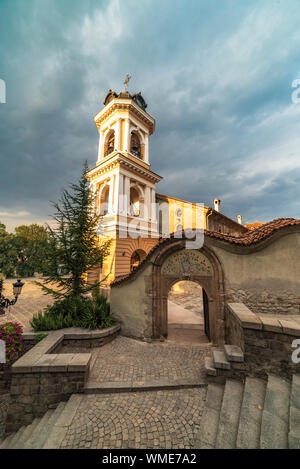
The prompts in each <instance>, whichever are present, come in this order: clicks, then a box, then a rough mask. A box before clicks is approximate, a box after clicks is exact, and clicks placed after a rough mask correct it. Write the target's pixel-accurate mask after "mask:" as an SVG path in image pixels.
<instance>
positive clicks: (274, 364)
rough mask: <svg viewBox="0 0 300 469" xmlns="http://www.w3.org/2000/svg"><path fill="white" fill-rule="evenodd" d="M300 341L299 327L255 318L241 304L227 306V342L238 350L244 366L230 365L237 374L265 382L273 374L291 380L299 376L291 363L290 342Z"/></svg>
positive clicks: (291, 349) (299, 367)
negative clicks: (241, 353)
mask: <svg viewBox="0 0 300 469" xmlns="http://www.w3.org/2000/svg"><path fill="white" fill-rule="evenodd" d="M299 338H300V324H298V323H296V322H294V321H285V320H279V319H277V318H272V317H269V318H268V317H267V318H266V317H262V316H259V315H256V314H254V313H253V312H252V311H250V310H249V309H248V308H247V307H246V306H245V305H243V304H241V303H229V304H227V306H226V342H227V343H230V344H232V345H237V346H239V347H241V349H242V350H243V352H244V356H245V362H244V363H243V364H232V365H233V366H232V368H233V370H235V371H236V373H237V374H239V373H238V372H239V371H240V372H241V374H244V375H245V374H246V375H252V376H258V377H263V378H266V376H267V373H274V374H277V375H280V376H284V377H286V378H291V376H292V374H293V373H299V372H300V364H295V363H293V362H292V353H293V351H294V350H295V349H294V348H293V347H292V342H293V341H294V340H296V339H299Z"/></svg>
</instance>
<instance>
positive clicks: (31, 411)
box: [6, 371, 86, 433]
mask: <svg viewBox="0 0 300 469" xmlns="http://www.w3.org/2000/svg"><path fill="white" fill-rule="evenodd" d="M85 379H86V372H84V371H79V372H52V373H50V372H49V373H43V372H40V373H17V374H13V375H12V380H11V388H10V403H9V408H8V413H7V417H6V432H7V433H9V432H14V431H17V430H18V429H19V428H20V427H22V426H23V425H29V424H30V423H31V422H32V421H33V420H34V419H35V418H36V417H41V416H42V415H44V414H45V412H47V410H48V409H51V408H55V407H56V406H57V405H58V404H59V403H60V402H62V401H66V400H68V399H69V397H70V396H71V394H73V393H78V392H82V391H83V386H84V383H85Z"/></svg>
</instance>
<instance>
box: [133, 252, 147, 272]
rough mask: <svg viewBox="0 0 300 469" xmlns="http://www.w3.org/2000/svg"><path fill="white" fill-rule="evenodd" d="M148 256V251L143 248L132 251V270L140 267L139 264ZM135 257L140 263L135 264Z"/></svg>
mask: <svg viewBox="0 0 300 469" xmlns="http://www.w3.org/2000/svg"><path fill="white" fill-rule="evenodd" d="M146 256H147V253H146V252H145V251H144V250H143V249H135V250H134V251H133V252H132V253H131V257H130V271H132V270H133V269H134V268H135V267H138V265H139V264H140V263H141V262H143V260H144V259H145V258H146ZM134 257H136V259H135V260H137V259H138V264H137V265H136V266H135V265H134V264H133V261H134Z"/></svg>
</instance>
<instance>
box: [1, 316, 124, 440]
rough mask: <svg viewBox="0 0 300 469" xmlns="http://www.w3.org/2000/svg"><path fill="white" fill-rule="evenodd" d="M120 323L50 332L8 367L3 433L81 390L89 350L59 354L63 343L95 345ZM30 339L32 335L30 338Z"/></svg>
mask: <svg viewBox="0 0 300 469" xmlns="http://www.w3.org/2000/svg"><path fill="white" fill-rule="evenodd" d="M119 330H120V326H119V325H116V326H113V327H111V328H108V329H104V330H98V331H84V330H82V329H77V328H70V329H64V330H59V331H51V332H49V333H48V335H47V337H46V338H45V339H43V340H42V341H40V342H38V343H37V344H36V345H35V346H34V347H33V348H31V349H30V350H29V351H28V352H27V353H25V355H23V356H22V357H21V358H20V359H19V360H17V361H16V362H15V363H14V364H13V365H12V367H11V370H10V371H11V386H10V402H9V407H8V412H7V419H6V433H9V432H12V431H16V430H18V429H19V428H20V427H21V426H23V425H28V424H30V423H31V422H32V421H33V420H34V418H36V417H40V416H42V415H43V414H44V413H45V412H46V411H47V410H48V409H51V408H55V407H56V406H57V405H58V403H59V402H61V401H65V400H67V399H68V398H69V397H70V396H71V394H73V393H80V392H83V388H84V384H85V382H86V380H87V378H88V373H89V366H90V361H91V354H90V353H60V350H63V346H64V344H65V345H67V346H70V344H73V346H75V347H76V348H77V347H78V346H79V344H80V345H81V346H82V347H83V348H91V347H93V346H97V347H99V346H100V345H103V344H104V343H106V342H108V341H110V340H113V338H114V337H115V336H116V334H117V333H118V332H119ZM33 340H34V338H33Z"/></svg>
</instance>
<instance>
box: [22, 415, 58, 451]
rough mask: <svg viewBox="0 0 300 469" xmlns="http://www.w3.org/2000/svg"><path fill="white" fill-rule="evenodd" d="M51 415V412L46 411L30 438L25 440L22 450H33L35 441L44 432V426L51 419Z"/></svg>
mask: <svg viewBox="0 0 300 469" xmlns="http://www.w3.org/2000/svg"><path fill="white" fill-rule="evenodd" d="M52 414H53V410H47V412H46V413H45V415H44V416H43V417H42V418H40V420H39V423H38V424H37V426H36V427H35V429H34V430H33V432H32V433H31V435H30V437H29V438H28V439H27V441H26V442H25V443H24V448H25V449H34V448H35V444H36V441H37V440H38V438H39V437H40V435H41V434H42V432H43V431H45V425H47V422H48V421H49V420H50V419H51V416H52Z"/></svg>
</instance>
